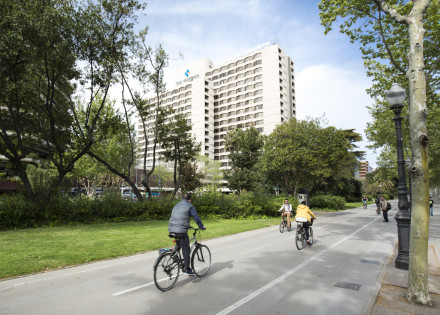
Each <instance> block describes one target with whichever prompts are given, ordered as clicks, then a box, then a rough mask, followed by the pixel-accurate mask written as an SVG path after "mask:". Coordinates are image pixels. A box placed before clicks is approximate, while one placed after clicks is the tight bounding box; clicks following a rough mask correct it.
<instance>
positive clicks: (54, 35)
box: [0, 0, 144, 198]
mask: <svg viewBox="0 0 440 315" xmlns="http://www.w3.org/2000/svg"><path fill="white" fill-rule="evenodd" d="M1 8H2V20H1V22H0V23H1V24H0V28H1V32H0V33H1V34H2V35H0V36H1V37H0V55H1V58H0V60H1V61H0V62H1V66H0V71H2V73H1V76H2V78H4V80H1V81H2V82H1V83H0V84H1V86H0V90H1V92H0V93H1V94H0V104H1V106H0V108H1V113H2V115H1V116H0V128H1V130H2V132H1V133H0V134H1V135H0V137H1V140H0V141H1V145H0V152H1V153H2V154H4V155H5V156H6V157H7V158H8V159H9V160H10V161H11V163H12V164H13V166H14V168H15V169H17V171H18V173H19V176H20V178H21V180H22V181H23V184H24V186H25V189H26V195H27V197H28V198H32V197H33V192H32V188H31V185H30V183H29V180H28V178H27V174H26V165H25V163H24V162H23V159H24V158H25V157H26V156H28V155H29V152H30V151H31V150H30V149H29V148H34V147H36V146H39V147H41V148H44V150H46V151H47V152H48V155H49V157H50V159H51V161H52V163H53V164H54V165H55V167H56V169H57V172H58V176H57V177H56V178H55V180H54V181H53V182H52V184H51V189H50V190H55V189H56V188H57V187H58V186H59V185H60V184H61V182H62V181H63V179H64V177H65V176H66V175H67V174H68V173H69V172H71V171H72V169H73V167H74V164H75V162H76V161H77V160H78V159H79V158H81V157H82V156H83V155H84V154H86V152H87V151H88V150H89V149H90V147H91V146H92V144H93V141H94V134H95V132H96V123H97V121H98V118H99V115H100V113H101V111H102V108H103V107H104V104H105V102H106V99H107V95H108V91H109V89H110V87H111V86H112V84H113V83H114V79H115V70H116V65H117V61H119V60H121V59H124V58H127V55H126V48H127V47H128V45H129V44H130V42H131V39H132V38H133V27H134V25H133V22H134V21H135V19H136V15H135V13H136V11H138V10H140V9H142V8H144V5H141V4H139V3H138V2H137V1H135V0H105V1H104V0H102V1H93V2H92V1H90V2H87V3H83V2H79V1H56V0H49V1H43V0H36V1H31V2H29V1H24V0H18V1H9V0H8V1H3V2H2V7H1ZM78 87H79V88H78ZM76 92H84V93H85V92H87V97H86V98H87V99H88V102H87V109H86V119H85V120H84V122H83V123H79V121H78V117H77V112H76V109H75V102H74V101H73V98H74V96H75V93H76ZM98 94H99V95H100V96H101V98H102V101H101V104H100V106H99V107H98V108H97V110H96V111H92V107H93V106H94V105H93V103H94V102H95V97H96V96H97V95H98ZM30 135H32V137H31V136H30Z"/></svg>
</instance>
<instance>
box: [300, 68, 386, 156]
mask: <svg viewBox="0 0 440 315" xmlns="http://www.w3.org/2000/svg"><path fill="white" fill-rule="evenodd" d="M295 85H296V103H297V118H298V119H306V117H313V118H317V117H321V116H322V115H323V114H325V117H326V118H327V119H328V125H330V126H335V127H336V128H339V129H355V130H356V131H357V132H358V133H360V134H361V135H362V136H363V138H364V141H362V142H361V143H360V144H359V145H360V149H361V150H364V151H367V153H368V154H367V156H366V158H367V160H368V161H369V162H370V164H373V165H375V161H376V156H377V154H376V153H374V152H372V151H371V150H370V149H368V150H367V149H366V145H368V142H367V141H366V137H365V135H364V129H365V127H366V123H367V122H368V121H371V117H370V115H369V113H368V109H367V108H366V106H367V105H370V104H371V102H372V100H371V99H370V97H369V96H368V94H367V92H366V91H365V90H366V89H367V88H369V87H370V86H371V81H370V80H369V79H368V77H367V76H366V75H365V74H364V73H363V72H361V71H359V70H357V69H356V70H354V69H350V68H347V67H341V68H338V67H336V66H334V65H327V64H320V65H312V66H308V67H306V68H304V69H303V70H302V71H301V72H300V73H298V74H296V76H295Z"/></svg>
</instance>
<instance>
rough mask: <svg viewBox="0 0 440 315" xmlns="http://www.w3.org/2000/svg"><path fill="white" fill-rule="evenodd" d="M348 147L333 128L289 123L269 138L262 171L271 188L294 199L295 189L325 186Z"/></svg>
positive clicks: (313, 122)
mask: <svg viewBox="0 0 440 315" xmlns="http://www.w3.org/2000/svg"><path fill="white" fill-rule="evenodd" d="M323 144H325V145H323ZM349 147H350V146H349V144H348V142H347V140H346V138H345V136H344V133H343V132H342V131H340V130H337V129H336V128H334V127H327V128H323V127H321V126H320V121H319V120H317V119H315V120H303V121H298V120H295V119H291V120H289V121H288V122H285V123H283V124H281V125H279V126H278V127H277V128H275V130H274V131H273V132H272V134H271V135H269V137H268V139H267V141H266V142H265V146H264V154H263V167H264V170H265V172H266V175H267V178H268V180H269V181H270V182H271V183H272V184H273V185H274V186H278V187H280V188H282V189H283V190H284V192H285V193H293V194H294V195H295V196H296V194H297V192H298V189H299V188H308V189H313V188H314V187H315V186H317V185H318V184H319V185H324V186H326V185H328V184H327V181H328V179H329V178H331V177H332V176H335V174H338V173H339V172H341V171H342V170H343V167H344V166H345V164H344V163H342V162H343V161H345V160H346V159H347V156H348V149H349ZM352 171H353V170H352Z"/></svg>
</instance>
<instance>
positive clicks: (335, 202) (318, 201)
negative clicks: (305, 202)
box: [310, 195, 345, 210]
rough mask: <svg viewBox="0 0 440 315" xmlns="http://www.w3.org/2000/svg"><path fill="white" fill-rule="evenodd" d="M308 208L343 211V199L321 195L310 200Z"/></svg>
mask: <svg viewBox="0 0 440 315" xmlns="http://www.w3.org/2000/svg"><path fill="white" fill-rule="evenodd" d="M310 207H311V208H319V209H333V210H343V209H344V207H345V198H344V197H339V196H330V195H321V196H313V197H312V198H310Z"/></svg>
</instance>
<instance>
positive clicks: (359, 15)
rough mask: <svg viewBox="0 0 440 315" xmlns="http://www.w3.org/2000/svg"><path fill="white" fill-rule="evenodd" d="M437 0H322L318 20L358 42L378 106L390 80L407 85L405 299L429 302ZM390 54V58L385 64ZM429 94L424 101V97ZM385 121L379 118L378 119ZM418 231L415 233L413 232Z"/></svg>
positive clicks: (439, 79) (438, 30)
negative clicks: (407, 251) (408, 195)
mask: <svg viewBox="0 0 440 315" xmlns="http://www.w3.org/2000/svg"><path fill="white" fill-rule="evenodd" d="M439 5H440V4H439V1H438V0H432V1H431V0H414V1H403V0H392V1H381V0H362V1H358V0H356V1H354V0H350V1H346V0H344V1H342V0H322V1H321V2H320V4H319V9H320V10H321V13H320V17H321V22H322V24H323V25H324V27H325V32H326V33H328V32H329V31H330V30H331V29H332V26H333V24H334V22H335V21H336V19H337V18H338V17H341V18H342V20H343V22H342V24H340V31H341V32H342V33H345V34H347V35H348V36H349V37H350V40H351V41H352V42H354V41H358V42H359V43H360V44H361V51H362V54H363V56H364V60H365V66H366V68H367V74H368V75H370V76H373V80H374V84H373V87H372V89H370V90H369V93H370V94H371V95H372V96H373V97H375V98H376V100H377V104H378V107H382V106H383V105H384V102H383V99H384V92H385V91H386V90H387V89H388V88H389V86H390V83H391V81H392V80H395V81H398V82H399V83H403V85H404V86H407V87H408V90H409V107H408V114H409V126H410V128H409V131H410V132H409V133H410V139H411V153H412V168H411V169H412V176H411V178H412V186H413V187H417V189H413V190H412V194H413V198H412V200H413V203H412V209H411V235H412V237H411V240H410V263H409V264H410V267H409V280H408V294H407V299H408V300H410V301H416V302H419V303H421V304H424V305H430V304H431V303H430V298H429V287H428V272H427V271H428V266H427V246H428V223H429V214H428V203H427V200H428V198H429V180H428V179H429V176H428V175H429V171H428V151H427V149H428V136H427V134H428V129H427V128H428V123H427V117H428V115H427V113H428V111H427V110H428V107H427V104H428V105H429V103H431V102H432V103H431V104H432V105H431V106H432V107H435V106H434V104H435V103H438V100H439V91H440V89H439V84H440V76H439V75H438V74H439V72H438V71H439V69H440V68H439V67H438V65H439V62H440V61H439V55H440V54H439V49H440V48H439V47H440V45H439V44H440V36H439V35H440V27H439V24H438V21H439V18H440V13H439V12H440V10H439ZM386 60H388V61H389V64H385V61H386ZM427 100H428V102H427ZM382 123H383V121H382ZM416 236H417V237H416Z"/></svg>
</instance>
